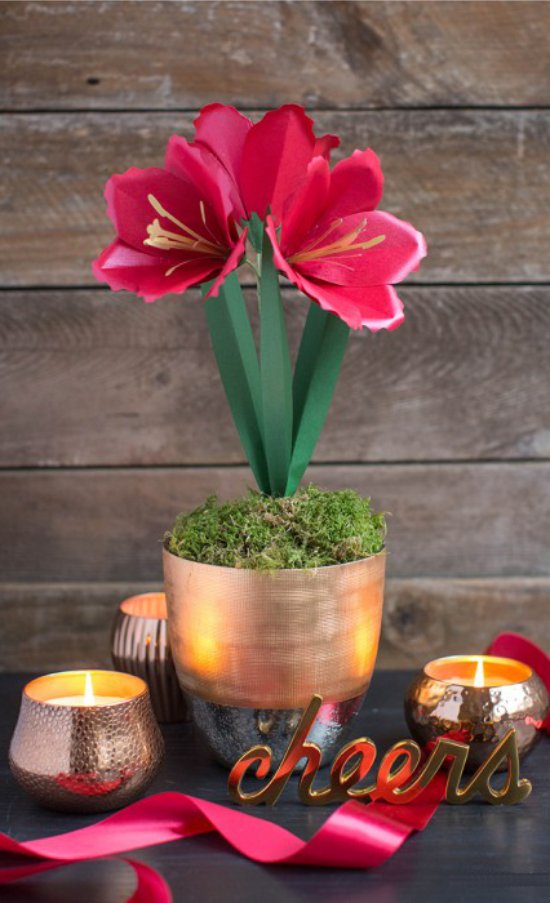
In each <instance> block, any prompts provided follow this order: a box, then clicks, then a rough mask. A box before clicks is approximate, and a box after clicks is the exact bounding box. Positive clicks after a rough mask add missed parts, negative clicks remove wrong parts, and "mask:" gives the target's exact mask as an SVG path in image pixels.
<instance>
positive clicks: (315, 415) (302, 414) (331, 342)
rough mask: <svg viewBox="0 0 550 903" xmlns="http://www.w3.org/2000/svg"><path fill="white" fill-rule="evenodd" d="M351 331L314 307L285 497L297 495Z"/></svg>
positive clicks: (297, 379)
mask: <svg viewBox="0 0 550 903" xmlns="http://www.w3.org/2000/svg"><path fill="white" fill-rule="evenodd" d="M349 331H350V330H349V326H347V325H346V324H345V323H344V322H343V321H342V320H341V319H340V318H339V317H337V316H336V315H335V314H332V313H328V312H327V311H323V310H321V309H320V308H319V307H318V306H317V305H316V304H314V303H312V304H311V307H310V310H309V313H308V317H307V320H306V325H305V327H304V332H303V335H302V341H301V344H300V350H299V352H298V359H297V361H296V372H295V375H294V386H293V394H294V418H295V419H294V444H293V448H292V458H291V462H290V468H289V476H288V481H287V485H286V487H285V494H286V495H293V494H294V493H295V492H296V489H297V488H298V485H299V483H300V480H301V479H302V477H303V475H304V473H305V470H306V468H307V466H308V464H309V462H310V459H311V456H312V455H313V451H314V449H315V446H316V445H317V442H318V440H319V436H320V435H321V430H322V429H323V425H324V422H325V419H326V416H327V413H328V409H329V407H330V402H331V401H332V396H333V394H334V390H335V388H336V383H337V382H338V376H339V374H340V368H341V366H342V361H343V359H344V353H345V350H346V346H347V343H348V338H349Z"/></svg>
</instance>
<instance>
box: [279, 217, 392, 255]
mask: <svg viewBox="0 0 550 903" xmlns="http://www.w3.org/2000/svg"><path fill="white" fill-rule="evenodd" d="M341 223H342V220H341V219H340V220H335V221H334V222H333V223H332V224H331V226H330V228H329V229H328V230H327V231H326V232H324V233H323V235H321V236H320V237H319V238H317V239H315V241H314V242H313V243H310V244H309V245H307V246H306V247H305V248H304V249H303V251H299V252H298V253H297V254H293V255H292V257H289V258H288V262H289V263H291V264H292V263H305V262H306V261H308V260H319V259H320V258H322V257H331V256H333V255H334V254H342V253H343V252H344V251H346V252H347V251H367V250H368V249H369V248H374V247H375V246H376V245H379V244H380V243H381V242H383V241H384V240H385V238H386V236H385V235H377V236H376V237H375V238H370V239H369V240H368V241H359V242H356V241H355V239H356V238H357V237H358V236H359V235H360V234H361V232H362V231H363V229H364V228H365V226H366V225H367V221H366V219H365V220H363V221H362V222H361V223H360V224H359V225H358V226H357V227H356V228H355V229H352V230H351V232H347V233H346V234H345V235H342V236H341V237H340V238H338V239H337V240H336V241H333V242H331V243H330V244H328V245H322V246H320V242H321V241H323V240H324V239H325V238H328V236H329V235H330V233H331V232H333V231H334V229H336V228H337V226H339V225H341ZM344 256H345V257H356V256H357V255H356V254H345V255H344ZM342 259H343V258H342V257H339V258H338V260H342Z"/></svg>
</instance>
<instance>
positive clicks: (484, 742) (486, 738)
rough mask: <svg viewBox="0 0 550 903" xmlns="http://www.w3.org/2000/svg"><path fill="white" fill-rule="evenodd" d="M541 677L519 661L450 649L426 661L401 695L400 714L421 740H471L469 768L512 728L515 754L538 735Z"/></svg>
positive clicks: (543, 706) (542, 713)
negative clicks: (449, 653)
mask: <svg viewBox="0 0 550 903" xmlns="http://www.w3.org/2000/svg"><path fill="white" fill-rule="evenodd" d="M548 705H549V700H548V693H547V691H546V688H545V686H544V684H543V682H542V681H541V680H540V678H539V677H538V676H537V675H536V674H535V673H534V671H533V670H532V669H531V668H529V666H528V665H525V664H523V663H522V662H518V661H515V660H514V659H509V658H499V657H497V656H491V655H453V656H448V657H447V658H439V659H435V660H434V661H431V662H428V664H427V665H426V666H425V667H424V668H423V669H422V671H421V672H420V673H419V674H418V675H417V677H416V678H415V680H414V681H413V683H412V684H411V686H410V687H409V689H408V691H407V694H406V697H405V717H406V719H407V724H408V726H409V729H410V732H411V734H412V736H413V737H414V739H415V740H416V741H417V742H418V743H419V744H420V745H421V746H425V745H426V744H429V743H430V742H432V741H435V740H436V739H437V737H440V736H442V735H448V736H450V737H451V739H455V740H460V741H462V742H464V743H468V744H469V745H470V753H469V756H468V762H467V768H468V769H469V770H474V769H476V768H478V767H479V765H481V763H482V762H484V761H485V759H486V758H487V757H488V756H489V754H490V753H491V750H492V749H493V748H494V747H495V746H496V745H497V744H498V743H499V742H500V741H501V740H502V739H503V738H504V737H505V736H506V734H507V733H508V731H510V730H511V729H512V728H513V729H515V732H516V739H517V745H518V751H519V755H520V758H521V757H522V756H525V755H526V754H527V753H528V752H529V751H530V750H531V749H532V748H533V746H534V745H535V743H536V742H537V741H538V739H539V736H540V730H539V728H540V727H541V725H542V722H543V721H544V718H545V717H546V714H547V712H548Z"/></svg>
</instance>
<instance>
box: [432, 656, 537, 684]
mask: <svg viewBox="0 0 550 903" xmlns="http://www.w3.org/2000/svg"><path fill="white" fill-rule="evenodd" d="M425 672H426V674H427V675H428V677H431V678H433V679H434V680H441V681H444V682H445V683H447V684H455V685H457V686H460V687H476V688H478V689H483V688H490V687H506V686H510V685H511V684H517V683H522V682H523V681H525V680H527V679H528V678H529V677H530V676H531V674H532V671H531V668H529V667H528V666H527V665H524V664H523V663H522V662H517V661H514V659H510V658H497V657H496V656H493V655H450V656H448V657H447V658H438V659H435V661H433V662H429V663H428V664H427V665H426V668H425Z"/></svg>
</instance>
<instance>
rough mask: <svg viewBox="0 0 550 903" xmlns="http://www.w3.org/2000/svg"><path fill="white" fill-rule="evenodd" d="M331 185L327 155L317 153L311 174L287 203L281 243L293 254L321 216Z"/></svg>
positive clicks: (285, 251) (310, 167) (288, 253)
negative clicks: (319, 155) (321, 155)
mask: <svg viewBox="0 0 550 903" xmlns="http://www.w3.org/2000/svg"><path fill="white" fill-rule="evenodd" d="M329 189H330V169H329V165H328V162H327V161H326V160H325V158H324V157H314V158H313V160H312V161H311V163H310V164H309V166H308V168H307V175H306V178H305V179H304V181H303V182H302V184H301V185H300V187H299V188H298V190H297V191H296V193H295V195H294V197H293V198H292V200H291V201H290V202H289V203H288V204H287V206H286V207H285V212H284V217H283V228H282V234H281V244H282V247H283V249H284V253H285V254H286V255H287V256H290V255H291V254H292V253H293V252H294V251H295V250H297V249H299V248H300V245H301V244H302V243H303V241H304V238H305V236H306V235H307V234H308V232H310V230H311V229H312V228H313V226H314V225H315V223H316V222H317V221H318V220H319V218H320V217H321V215H322V212H323V210H324V208H325V205H326V202H327V198H328V193H329Z"/></svg>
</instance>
